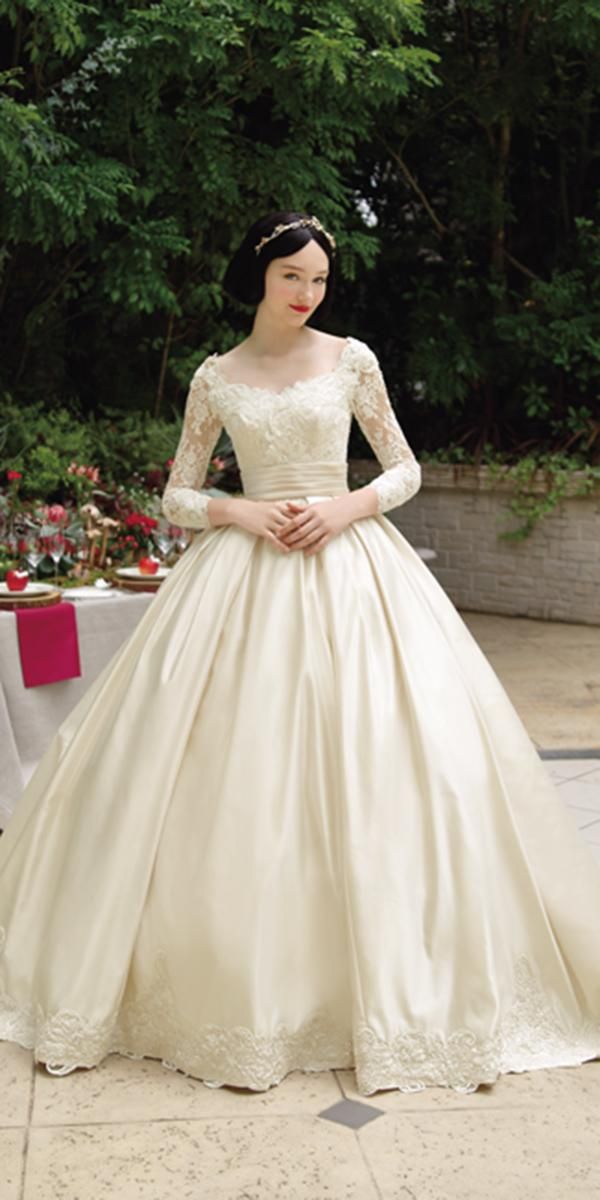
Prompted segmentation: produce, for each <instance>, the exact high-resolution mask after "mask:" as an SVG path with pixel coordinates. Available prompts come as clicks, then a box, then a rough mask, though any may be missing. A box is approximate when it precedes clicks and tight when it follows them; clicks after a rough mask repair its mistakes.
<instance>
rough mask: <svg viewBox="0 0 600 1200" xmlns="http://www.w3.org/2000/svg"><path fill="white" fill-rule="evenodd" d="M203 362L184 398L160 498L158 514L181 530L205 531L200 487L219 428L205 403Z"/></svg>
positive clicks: (218, 421) (204, 506)
mask: <svg viewBox="0 0 600 1200" xmlns="http://www.w3.org/2000/svg"><path fill="white" fill-rule="evenodd" d="M203 368H204V363H203V364H202V365H201V366H200V367H199V368H198V370H197V371H196V373H195V375H194V377H193V379H192V382H191V385H190V390H189V392H188V395H187V400H186V403H185V412H184V415H183V428H182V431H181V437H180V439H179V445H178V447H177V451H176V453H175V459H174V462H173V466H172V467H171V471H170V474H169V479H168V481H167V486H166V488H165V490H164V493H163V496H162V502H161V503H162V511H163V513H164V515H165V516H166V517H167V519H168V520H169V521H171V522H172V523H173V525H181V526H182V527H183V528H184V529H207V528H210V521H209V519H208V515H207V512H206V509H207V507H208V501H209V500H210V496H209V495H207V494H204V495H203V494H202V493H201V492H200V490H199V489H200V488H201V487H202V485H203V483H204V481H205V479H206V472H207V469H208V464H209V462H210V458H211V454H212V452H213V450H214V447H215V445H216V443H217V441H218V438H219V434H220V432H221V429H222V428H223V426H222V422H221V419H220V417H218V416H216V415H215V413H213V411H212V409H211V407H210V403H209V395H208V392H209V387H208V380H207V377H206V372H205V371H204V369H203Z"/></svg>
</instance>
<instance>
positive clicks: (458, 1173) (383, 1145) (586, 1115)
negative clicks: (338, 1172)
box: [356, 1093, 600, 1200]
mask: <svg viewBox="0 0 600 1200" xmlns="http://www.w3.org/2000/svg"><path fill="white" fill-rule="evenodd" d="M475 1094H476V1093H475ZM356 1137H357V1139H358V1141H359V1142H360V1145H361V1146H362V1148H363V1150H364V1153H365V1158H366V1160H367V1162H368V1163H369V1164H370V1166H371V1170H372V1173H373V1176H374V1179H375V1182H376V1183H377V1186H378V1187H379V1191H380V1195H381V1198H382V1200H409V1198H410V1197H412V1198H413V1200H482V1198H483V1200H516V1198H517V1197H526V1200H596V1198H597V1197H600V1154H599V1153H598V1121H597V1115H594V1114H592V1113H591V1112H586V1111H584V1112H582V1111H578V1110H573V1109H571V1110H566V1111H565V1110H564V1109H560V1108H557V1109H552V1110H551V1109H547V1108H532V1109H527V1108H525V1109H523V1108H520V1109H518V1110H517V1111H515V1112H510V1111H506V1110H498V1109H495V1110H494V1112H493V1113H489V1114H487V1113H484V1112H481V1111H477V1112H465V1111H462V1110H461V1109H458V1110H457V1111H455V1112H439V1113H437V1114H436V1117H435V1120H434V1121H432V1120H431V1114H430V1113H422V1114H419V1115H417V1114H416V1113H402V1114H401V1113H388V1114H387V1116H386V1118H385V1119H382V1120H381V1121H373V1122H371V1124H369V1125H365V1127H364V1129H360V1130H359V1131H358V1132H357V1134H356Z"/></svg>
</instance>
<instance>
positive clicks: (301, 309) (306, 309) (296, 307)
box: [290, 304, 310, 312]
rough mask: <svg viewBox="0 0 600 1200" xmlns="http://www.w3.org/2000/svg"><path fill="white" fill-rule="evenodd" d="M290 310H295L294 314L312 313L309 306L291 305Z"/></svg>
mask: <svg viewBox="0 0 600 1200" xmlns="http://www.w3.org/2000/svg"><path fill="white" fill-rule="evenodd" d="M290 308H293V310H294V312H310V305H309V304H290Z"/></svg>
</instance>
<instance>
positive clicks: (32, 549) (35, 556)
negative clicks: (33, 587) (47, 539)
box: [25, 542, 45, 579]
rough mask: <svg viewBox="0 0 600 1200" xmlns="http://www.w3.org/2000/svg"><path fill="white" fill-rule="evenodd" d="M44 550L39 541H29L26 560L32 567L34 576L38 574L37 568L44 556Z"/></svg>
mask: <svg viewBox="0 0 600 1200" xmlns="http://www.w3.org/2000/svg"><path fill="white" fill-rule="evenodd" d="M44 557H45V556H44V551H43V550H42V549H41V548H40V544H39V542H28V543H27V549H26V551H25V562H26V563H27V566H28V567H31V571H32V574H33V578H34V579H35V578H36V576H37V569H38V567H39V565H40V563H41V561H42V559H43V558H44Z"/></svg>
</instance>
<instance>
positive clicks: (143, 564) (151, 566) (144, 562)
mask: <svg viewBox="0 0 600 1200" xmlns="http://www.w3.org/2000/svg"><path fill="white" fill-rule="evenodd" d="M138 567H139V569H140V572H141V574H142V575H156V572H157V571H158V568H159V567H160V558H155V557H154V555H153V554H151V555H150V557H149V558H140V559H139V560H138Z"/></svg>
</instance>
